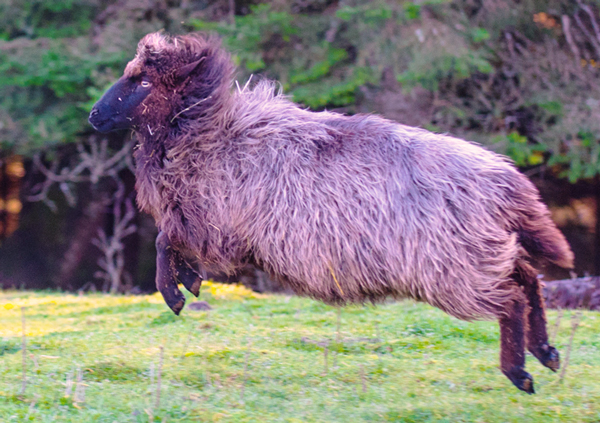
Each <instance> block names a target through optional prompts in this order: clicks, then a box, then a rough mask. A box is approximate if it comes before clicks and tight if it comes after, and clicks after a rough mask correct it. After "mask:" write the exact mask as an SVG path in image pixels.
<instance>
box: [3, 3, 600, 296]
mask: <svg viewBox="0 0 600 423" xmlns="http://www.w3.org/2000/svg"><path fill="white" fill-rule="evenodd" d="M599 4H600V3H599V2H598V1H596V0H590V1H587V2H585V3H584V2H583V1H581V0H549V1H548V0H520V1H517V0H453V1H451V0H419V1H395V0H394V1H392V0H373V1H366V0H344V1H341V0H339V1H334V0H293V1H289V2H288V1H280V0H273V1H268V2H264V1H258V0H250V1H248V0H235V1H231V0H228V1H226V0H219V1H204V0H195V1H191V0H188V1H185V0H181V1H178V0H132V1H117V0H78V1H75V0H50V1H42V0H6V1H4V2H3V3H2V4H0V146H1V147H2V154H1V155H0V157H1V156H7V155H9V154H15V153H18V154H21V155H24V157H25V159H26V166H27V170H28V173H27V177H26V179H27V180H26V184H25V188H24V193H23V196H24V197H25V199H26V200H27V199H29V200H31V201H33V200H42V201H44V202H46V204H54V205H55V209H56V211H57V212H58V213H59V214H58V216H54V217H52V216H50V215H49V214H48V212H47V211H42V210H41V209H38V208H37V207H39V206H38V205H29V206H28V205H26V206H25V210H24V211H25V213H36V216H37V217H36V218H37V219H41V221H43V222H45V224H50V223H51V222H55V223H56V226H54V228H51V229H44V231H46V232H48V233H52V234H53V235H52V236H50V234H47V235H48V237H47V238H43V240H42V243H43V245H42V246H39V245H38V246H36V247H33V248H37V249H38V250H39V253H40V256H42V257H44V258H42V259H41V262H42V263H45V264H43V266H41V267H43V269H41V268H40V270H39V271H40V272H42V273H44V272H45V273H46V274H47V273H49V272H50V273H51V272H54V273H57V272H58V274H59V275H58V276H56V277H55V284H57V285H59V286H61V284H64V285H62V286H63V287H70V286H71V287H72V286H76V285H81V284H82V283H83V281H85V280H88V279H90V278H92V277H93V275H92V273H93V271H92V270H88V271H87V273H86V271H85V270H81V266H82V263H83V262H84V261H85V259H84V258H81V257H80V258H79V259H78V260H79V261H77V260H76V259H73V260H75V262H76V263H74V264H72V265H70V266H71V267H72V269H70V268H69V266H67V265H63V267H65V266H66V267H67V268H69V269H70V270H69V269H67V270H69V271H68V272H67V271H64V272H62V271H61V270H57V266H58V264H57V263H60V262H64V261H65V257H66V256H68V252H69V251H70V249H71V250H72V247H70V246H72V245H73V242H75V241H76V240H77V239H78V236H79V239H84V238H87V239H88V241H89V238H90V236H92V237H93V236H94V235H95V232H94V231H95V230H96V229H100V230H103V231H105V232H106V233H107V234H108V236H110V235H111V234H112V232H111V231H113V230H114V225H112V221H111V219H112V218H111V215H112V214H113V211H114V210H115V207H114V204H113V203H115V202H116V200H115V199H114V198H113V197H114V193H115V192H117V191H118V189H120V188H119V186H120V185H119V183H120V182H123V181H124V184H125V193H124V195H123V196H122V198H121V200H119V201H121V203H122V204H121V203H118V204H117V206H121V205H122V208H123V210H124V209H125V201H126V198H130V197H131V195H130V193H131V191H132V189H133V188H132V186H133V185H132V183H131V175H130V170H128V169H127V166H125V165H123V166H120V167H113V168H107V169H108V170H107V169H105V167H102V166H99V165H97V163H96V162H97V160H96V162H94V163H96V164H95V165H92V164H89V165H86V166H83V167H81V168H80V169H79V173H77V174H76V175H75V174H70V173H69V170H71V169H73V168H75V167H77V166H78V164H80V163H81V161H82V151H84V152H87V153H86V154H88V156H89V155H90V154H91V153H92V152H91V149H92V148H93V147H92V145H93V144H98V143H99V142H100V141H101V140H100V139H99V138H95V137H96V135H95V134H93V131H92V130H91V128H90V127H89V125H88V124H87V114H88V112H89V110H90V108H91V106H92V104H93V103H94V102H95V101H96V100H97V99H98V98H99V96H100V95H101V94H102V93H103V92H104V90H105V89H106V88H107V87H108V86H109V85H110V84H111V83H112V82H113V81H114V80H115V79H117V78H118V76H119V75H120V73H121V72H122V69H123V67H124V65H125V63H126V62H127V60H129V59H130V58H131V57H132V56H133V54H134V52H135V46H136V44H137V41H138V40H139V38H141V36H143V35H144V34H145V33H147V32H150V31H155V30H160V29H164V30H166V31H167V32H170V33H184V32H187V31H192V30H201V31H210V32H216V33H218V34H219V35H220V36H221V37H222V38H223V42H224V44H225V45H226V46H227V48H228V49H229V50H230V51H231V52H232V53H233V57H234V60H235V61H236V63H237V64H238V65H239V73H238V79H239V81H240V83H241V84H242V83H245V81H246V80H247V79H248V78H249V77H250V76H251V75H254V76H253V78H257V77H267V78H273V79H277V80H278V81H280V82H281V85H282V88H283V90H284V91H285V92H286V93H288V94H289V95H291V96H292V97H293V99H294V101H297V102H299V103H302V104H303V105H305V106H306V107H310V108H311V109H314V110H321V109H325V108H327V109H337V110H339V111H342V112H346V113H358V112H375V113H379V114H382V115H384V116H386V117H389V118H391V119H395V120H398V121H400V122H402V123H406V124H410V125H419V126H422V127H425V128H428V129H430V130H433V131H439V132H449V133H452V134H455V135H458V136H461V137H465V138H468V139H472V140H475V141H478V142H481V143H483V144H486V145H488V146H489V148H492V149H495V150H497V151H499V152H502V153H505V154H508V155H509V156H511V157H512V158H513V159H514V160H515V162H516V163H517V164H518V165H519V166H523V167H524V168H526V169H529V170H531V172H532V173H540V172H542V173H544V174H545V175H549V176H556V177H564V178H567V179H568V180H569V181H571V182H576V181H578V180H589V181H593V180H594V178H597V175H598V174H599V173H600V143H599V140H598V136H599V135H598V134H600V131H599V129H600V128H599V125H600V86H599V84H598V83H597V78H598V75H599V72H600V69H599V67H600V29H599V22H600V20H599V16H598V5H599ZM126 140H127V135H126V134H112V135H110V137H109V138H107V140H106V143H107V144H106V150H105V152H104V153H103V154H105V157H104V158H105V159H107V160H108V158H109V157H111V155H114V154H116V152H118V151H120V149H121V148H122V147H123V145H124V142H125V141H126ZM76 146H79V148H77V147H76ZM98 157H100V156H98ZM34 159H36V160H34ZM98 160H100V159H98ZM51 164H52V165H54V166H55V168H52V167H51ZM42 166H45V167H47V168H48V169H54V173H53V175H61V172H64V173H63V177H55V180H54V182H55V183H52V184H47V185H44V187H45V188H43V189H42V188H40V183H43V181H44V180H45V179H47V178H48V173H47V172H43V168H42ZM94 166H96V167H94ZM65 169H66V170H65ZM94 169H96V170H94ZM97 169H101V171H98V170H97ZM94 172H96V173H94ZM68 175H70V176H69V177H67V176H68ZM115 181H119V183H117V182H115ZM128 181H129V182H128ZM599 192H600V189H599ZM128 196H129V197H128ZM111 199H112V203H111ZM69 203H70V205H71V206H75V211H73V210H71V211H68V210H67V206H68V205H69ZM94 204H103V205H104V208H103V209H102V208H101V211H99V212H98V216H100V217H97V218H96V220H95V222H96V223H95V225H96V227H95V229H94V231H92V232H91V233H90V232H89V229H88V232H87V235H86V236H84V235H85V234H84V235H82V234H81V233H80V232H78V231H77V230H76V229H74V231H73V233H72V234H67V235H65V234H64V233H63V232H60V231H61V230H62V229H60V230H59V229H58V228H59V227H60V226H61V225H63V227H64V225H65V224H66V222H82V221H83V220H84V218H85V217H86V216H87V217H89V216H92V218H91V220H92V221H94V219H93V217H94V214H93V213H91V212H90V211H89V209H90V208H92V209H93V207H92V206H93V205H94ZM44 210H45V209H44ZM86 210H87V211H86ZM90 213H91V214H90ZM23 216H24V219H25V220H26V219H28V217H27V216H26V215H25V214H24V215H23ZM29 216H31V215H29ZM82 219H83V220H82ZM144 219H145V218H144V217H139V216H136V217H135V222H134V223H135V224H136V225H137V226H138V227H139V228H151V227H152V225H151V223H148V222H147V221H144ZM61 222H62V223H61ZM23 223H26V222H23ZM37 225H38V226H37V230H40V227H41V225H42V224H41V223H37ZM67 225H68V224H67ZM82 225H83V227H86V226H88V227H89V226H90V225H91V224H89V225H85V224H82ZM75 226H76V225H75ZM92 226H93V225H92ZM63 229H64V228H63ZM144 233H145V234H146V235H144ZM78 234H79V235H78ZM152 236H153V234H152V230H151V229H148V230H147V231H146V232H144V231H142V234H141V235H139V234H138V235H135V237H136V239H134V240H130V241H128V242H129V244H132V245H129V244H128V243H127V242H125V243H124V246H123V249H122V250H123V251H122V254H125V255H127V254H130V256H129V257H127V260H126V262H127V263H128V264H127V265H126V267H127V266H129V269H128V270H126V271H124V273H123V274H127V272H128V273H129V274H131V275H132V277H133V282H132V283H133V284H134V285H135V284H139V283H140V280H141V279H144V278H145V277H146V276H142V275H150V274H152V271H151V269H150V268H151V266H152V264H148V263H147V261H148V258H147V257H146V256H145V255H142V254H145V253H146V252H147V251H148V250H149V249H150V250H151V246H150V247H149V246H147V243H148V242H151V239H152ZM9 242H11V241H10V240H9V241H7V243H9ZM28 242H34V241H33V240H30V241H27V242H25V241H23V240H22V239H21V240H17V241H14V244H13V247H15V248H16V247H18V245H16V244H18V243H21V244H20V247H21V248H22V247H23V246H24V245H27V243H28ZM38 243H39V241H38ZM134 247H135V248H136V251H138V252H139V251H141V253H133V252H131V251H130V250H131V248H134ZM91 248H92V250H93V247H91ZM17 249H18V248H17ZM94 251H95V250H94ZM128 251H129V252H128ZM98 253H100V252H98ZM150 256H151V254H150ZM82 260H83V262H82ZM88 260H90V262H91V263H93V262H94V261H95V260H96V258H92V259H88ZM12 261H13V262H14V260H12ZM46 261H47V262H46ZM88 264H89V263H88ZM10 267H11V266H10V265H7V266H6V268H10ZM83 267H84V268H85V267H86V266H83ZM88 267H89V266H88ZM92 267H93V266H92ZM140 268H142V269H145V270H140ZM74 269H79V270H74ZM63 270H64V269H63ZM61 272H62V273H61ZM69 272H70V273H69ZM78 272H79V273H78ZM5 273H6V272H5ZM8 273H9V274H10V271H8ZM77 273H78V275H76V274H77ZM5 277H6V276H5ZM66 280H70V281H71V282H65V281H66ZM76 281H78V282H76Z"/></svg>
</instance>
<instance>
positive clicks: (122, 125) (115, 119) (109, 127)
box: [88, 109, 132, 133]
mask: <svg viewBox="0 0 600 423" xmlns="http://www.w3.org/2000/svg"><path fill="white" fill-rule="evenodd" d="M88 122H89V123H90V125H92V126H93V127H94V129H95V130H96V131H98V132H103V133H106V132H110V131H116V130H118V129H129V128H131V126H132V125H131V119H127V118H125V119H123V118H122V117H121V116H120V115H112V116H109V117H107V118H102V116H101V114H100V113H99V112H98V110H97V109H93V110H92V112H91V113H90V117H89V118H88Z"/></svg>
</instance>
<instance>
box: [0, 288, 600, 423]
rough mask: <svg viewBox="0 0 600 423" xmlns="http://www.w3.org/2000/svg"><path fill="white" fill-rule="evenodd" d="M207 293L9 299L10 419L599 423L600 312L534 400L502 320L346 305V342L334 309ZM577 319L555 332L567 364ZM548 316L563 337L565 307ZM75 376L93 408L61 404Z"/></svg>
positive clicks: (1, 319)
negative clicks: (503, 339) (513, 359)
mask: <svg viewBox="0 0 600 423" xmlns="http://www.w3.org/2000/svg"><path fill="white" fill-rule="evenodd" d="M201 297H202V299H204V300H207V301H208V302H209V303H210V304H211V305H212V306H213V307H214V309H213V310H211V311H210V312H194V311H192V310H189V309H184V311H183V313H182V316H181V317H176V316H174V315H172V313H171V312H170V311H169V310H168V309H167V308H166V306H165V305H164V303H163V301H162V299H161V298H160V297H159V296H158V295H151V296H109V295H100V294H95V295H84V296H74V295H65V294H60V293H50V292H16V291H8V292H0V421H1V422H13V421H14V422H17V421H35V422H50V421H56V422H77V423H80V422H109V423H112V422H119V423H123V422H148V421H149V420H150V419H151V417H150V416H153V417H154V421H161V422H162V421H164V422H187V421H210V422H212V421H223V422H254V421H260V422H345V423H351V422H358V421H374V422H385V421H398V422H429V421H439V422H519V423H522V422H533V421H535V422H554V421H569V422H599V421H600V335H599V334H600V314H599V313H594V312H585V313H584V314H583V318H582V321H581V325H580V327H579V329H578V331H577V332H576V334H575V341H574V343H573V350H572V354H571V363H570V364H569V367H568V371H567V375H566V378H565V380H564V381H563V383H559V380H558V375H556V374H553V373H552V372H550V371H549V370H548V369H546V368H544V367H542V366H541V365H540V364H539V363H538V362H537V361H536V360H535V359H534V358H533V357H531V356H528V357H527V364H528V371H529V372H530V373H531V374H532V375H533V377H534V379H535V382H536V390H537V394H536V395H532V396H529V395H527V394H525V393H522V392H520V391H518V390H517V389H516V388H514V387H513V386H512V384H511V383H510V382H509V381H508V380H507V379H506V378H505V377H504V376H503V375H502V374H501V373H500V371H499V370H498V348H499V347H498V327H497V324H495V323H493V322H476V323H467V322H462V321H459V320H456V319H453V318H451V317H449V316H447V315H445V314H444V313H442V312H441V311H439V310H436V309H433V308H431V307H428V306H426V305H422V304H414V303H412V302H400V303H390V304H386V305H383V306H379V307H371V306H365V307H349V308H345V309H343V310H342V312H341V330H340V333H339V340H338V341H337V342H336V338H337V337H338V333H337V330H336V327H337V310H336V309H335V308H333V307H328V306H325V305H322V304H320V303H317V302H314V301H311V300H307V299H301V298H295V297H287V296H278V295H258V294H252V293H251V292H249V291H247V290H245V289H243V288H239V287H232V286H223V285H218V284H212V285H210V284H209V286H206V287H203V290H202V294H201ZM191 301H192V299H191V298H189V299H188V303H189V302H191ZM22 306H25V307H26V324H27V328H26V334H27V388H26V391H25V393H24V394H23V395H22V394H21V392H20V389H21V371H22V367H21V362H22V354H21V307H22ZM570 316H571V313H570V312H566V313H565V315H564V317H563V318H562V323H561V327H560V330H559V333H558V336H557V342H556V344H557V347H558V348H559V349H560V350H561V352H562V353H563V357H564V355H565V352H566V345H567V343H568V340H569V336H570V333H571V331H570V325H571V319H570ZM548 320H549V326H550V328H551V329H550V330H551V331H552V328H553V324H554V322H555V320H556V312H554V311H550V312H549V318H548ZM327 341H328V342H329V347H328V353H329V354H328V372H327V373H326V374H325V373H324V346H323V345H324V343H326V342H327ZM161 346H163V347H164V358H163V365H162V368H161V371H162V383H161V397H160V406H159V407H158V408H155V406H154V404H155V393H156V385H157V383H156V380H157V377H156V373H157V371H158V368H159V367H160V365H159V358H160V347H161ZM245 367H246V368H247V370H246V372H245V371H244V368H245ZM77 368H80V369H81V371H82V374H83V384H84V385H85V401H84V402H74V395H73V392H74V387H73V390H72V392H71V394H70V395H69V396H66V395H65V394H66V391H67V389H66V380H67V378H68V377H70V378H71V379H74V378H76V377H75V376H74V375H76V371H77ZM69 375H71V376H69ZM363 386H364V387H365V388H366V392H363ZM242 392H243V398H242Z"/></svg>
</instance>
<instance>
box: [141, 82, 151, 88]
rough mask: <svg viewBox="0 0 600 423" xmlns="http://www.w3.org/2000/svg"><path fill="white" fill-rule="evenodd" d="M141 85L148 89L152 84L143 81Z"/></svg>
mask: <svg viewBox="0 0 600 423" xmlns="http://www.w3.org/2000/svg"><path fill="white" fill-rule="evenodd" d="M140 85H141V86H142V87H144V88H148V87H149V86H150V85H152V83H151V82H150V81H142V82H141V83H140Z"/></svg>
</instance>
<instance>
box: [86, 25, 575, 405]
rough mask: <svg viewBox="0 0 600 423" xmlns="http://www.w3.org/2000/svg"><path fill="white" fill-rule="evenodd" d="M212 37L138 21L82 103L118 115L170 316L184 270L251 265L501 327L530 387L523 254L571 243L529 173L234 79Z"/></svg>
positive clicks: (310, 285)
mask: <svg viewBox="0 0 600 423" xmlns="http://www.w3.org/2000/svg"><path fill="white" fill-rule="evenodd" d="M233 72H234V67H233V65H232V63H231V60H230V56H229V55H228V53H227V52H225V51H224V49H222V48H221V47H220V43H219V41H218V39H216V38H214V37H211V36H206V35H202V34H188V35H183V36H176V37H170V36H168V35H165V34H162V33H152V34H148V35H146V36H145V37H144V38H143V39H142V40H141V41H140V42H139V45H138V48H137V53H136V56H135V58H134V59H133V60H132V61H130V62H129V63H128V64H127V66H126V68H125V71H124V75H123V76H122V77H121V78H120V79H119V80H118V81H117V82H116V83H115V84H114V85H113V86H112V87H111V88H110V89H109V90H108V91H107V92H106V93H105V94H104V95H103V97H102V98H101V99H100V100H99V101H98V102H97V103H96V105H95V106H94V108H93V109H92V111H91V113H90V117H89V121H90V123H91V124H92V125H93V126H94V127H95V128H96V129H97V130H99V131H102V132H106V131H111V130H115V129H124V128H132V129H133V130H134V131H135V133H136V134H137V139H138V145H137V147H136V149H135V152H134V158H135V162H136V181H137V182H136V188H137V201H138V204H139V206H140V208H141V209H142V210H144V211H146V212H148V213H151V214H152V216H153V217H154V219H155V221H156V225H157V227H158V229H159V231H160V232H159V235H158V237H157V240H156V246H157V252H158V253H157V274H156V283H157V288H158V289H159V290H160V291H161V293H162V294H163V296H164V298H165V301H166V302H167V304H168V305H169V306H170V307H171V309H172V310H173V311H174V312H175V313H176V314H179V312H180V311H181V309H182V307H183V305H184V302H185V298H184V296H183V295H182V294H181V292H180V291H179V289H178V288H177V283H178V282H181V283H182V284H183V285H184V286H185V287H186V288H187V289H188V290H190V291H191V292H192V293H193V294H194V295H196V296H197V295H198V292H199V289H200V285H201V283H202V278H201V277H200V275H199V273H198V270H197V268H195V267H196V265H199V266H200V267H201V268H203V269H206V270H210V271H217V272H224V273H227V274H232V273H234V272H235V271H236V270H238V269H240V268H241V267H242V266H244V265H247V264H248V263H251V264H253V265H255V266H257V267H258V268H260V269H262V270H264V271H266V272H267V273H268V274H269V275H271V276H272V277H273V278H275V279H276V280H278V281H279V282H280V283H282V284H283V285H284V286H285V287H287V288H290V289H292V290H293V291H295V292H296V293H298V294H300V295H305V296H310V297H312V298H315V299H318V300H322V301H324V302H326V303H330V304H338V305H343V304H348V303H363V302H366V301H371V302H378V301H382V300H384V299H386V298H390V297H391V298H413V299H415V300H417V301H422V302H425V303H428V304H430V305H432V306H434V307H437V308H439V309H441V310H443V311H445V312H446V313H448V314H450V315H451V316H454V317H456V318H458V319H463V320H474V319H493V320H498V322H499V325H500V350H501V353H500V368H501V371H502V372H503V373H504V374H505V375H506V376H507V377H508V379H510V380H511V381H512V382H513V384H514V385H515V386H516V387H517V388H519V389H521V390H523V391H525V392H527V393H530V394H531V393H534V385H533V378H532V377H531V375H530V374H529V373H527V372H526V371H525V345H526V346H527V348H528V349H529V351H530V352H531V353H532V354H533V355H534V356H535V357H536V358H537V359H538V360H539V361H540V362H541V363H542V364H543V365H544V366H546V367H548V368H550V369H551V370H553V371H556V370H557V369H558V368H559V366H560V360H559V354H558V351H557V350H556V349H555V348H554V347H552V346H550V345H549V344H548V336H547V332H546V318H545V311H544V304H543V300H542V297H541V296H540V282H539V281H538V278H537V272H536V269H535V267H534V265H537V263H538V262H542V261H549V262H553V263H555V264H557V265H559V266H562V267H565V268H571V267H572V266H573V260H574V258H573V254H572V252H571V250H570V248H569V245H568V244H567V242H566V240H565V238H564V236H563V235H562V234H561V233H560V231H559V230H558V229H557V228H556V226H555V225H554V223H553V222H552V221H551V219H550V217H549V212H548V210H547V208H546V206H545V205H544V204H543V203H542V202H541V201H540V198H539V193H538V191H537V190H536V188H535V187H534V186H533V184H532V183H531V182H530V181H529V180H528V179H527V178H526V177H525V176H523V175H522V174H521V173H519V172H518V171H517V170H516V168H515V167H514V166H513V164H512V163H511V162H510V161H509V160H508V159H507V158H505V157H503V156H501V155H498V154H496V153H493V152H491V151H488V150H486V149H484V148H482V147H480V146H478V145H476V144H473V143H471V142H468V141H464V140H461V139H458V138H454V137H451V136H448V135H440V134H433V133H431V132H428V131H426V130H423V129H419V128H412V127H408V126H405V125H401V124H399V123H396V122H392V121H389V120H386V119H383V118H381V117H378V116H375V115H355V116H346V115H342V114H338V113H334V112H329V111H323V112H318V113H317V112H312V111H309V110H305V109H302V108H300V107H298V106H297V105H296V104H294V103H292V102H291V101H290V100H289V99H288V98H286V97H285V96H283V95H282V94H281V92H280V90H278V89H277V85H275V84H274V83H272V82H269V81H260V82H258V83H256V84H254V86H253V87H250V86H249V84H246V86H244V87H243V88H240V87H239V85H238V86H237V89H234V85H233Z"/></svg>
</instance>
